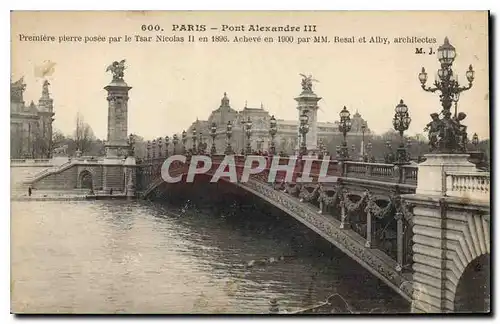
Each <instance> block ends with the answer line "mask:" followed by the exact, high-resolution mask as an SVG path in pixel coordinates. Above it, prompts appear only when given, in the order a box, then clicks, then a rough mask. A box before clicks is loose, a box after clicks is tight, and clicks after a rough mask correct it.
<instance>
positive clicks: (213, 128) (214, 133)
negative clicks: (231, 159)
mask: <svg viewBox="0 0 500 324" xmlns="http://www.w3.org/2000/svg"><path fill="white" fill-rule="evenodd" d="M210 136H212V148H211V149H210V153H211V154H217V148H216V147H215V137H216V136H217V124H216V123H215V122H213V123H212V126H210Z"/></svg>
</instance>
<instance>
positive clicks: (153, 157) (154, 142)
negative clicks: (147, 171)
mask: <svg viewBox="0 0 500 324" xmlns="http://www.w3.org/2000/svg"><path fill="white" fill-rule="evenodd" d="M151 148H152V154H151V155H152V157H151V158H152V159H153V160H154V159H155V158H156V140H155V139H154V140H153V142H152V143H151Z"/></svg>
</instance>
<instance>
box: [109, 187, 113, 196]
mask: <svg viewBox="0 0 500 324" xmlns="http://www.w3.org/2000/svg"><path fill="white" fill-rule="evenodd" d="M109 195H110V196H112V195H113V188H111V189H109Z"/></svg>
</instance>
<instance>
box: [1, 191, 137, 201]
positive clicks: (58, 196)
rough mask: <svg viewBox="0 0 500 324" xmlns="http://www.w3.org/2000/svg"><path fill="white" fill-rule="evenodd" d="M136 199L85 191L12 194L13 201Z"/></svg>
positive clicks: (118, 194) (121, 194)
mask: <svg viewBox="0 0 500 324" xmlns="http://www.w3.org/2000/svg"><path fill="white" fill-rule="evenodd" d="M127 198H128V199H135V197H127V196H126V195H125V194H123V193H120V192H118V193H116V194H113V195H110V194H109V193H104V192H97V193H95V194H93V195H91V194H88V191H87V192H84V191H81V190H80V191H76V192H75V191H70V190H68V191H55V190H34V191H33V193H32V195H31V196H29V195H28V194H27V193H25V192H23V193H20V192H12V193H11V197H10V200H11V201H83V200H110V199H113V200H114V199H127Z"/></svg>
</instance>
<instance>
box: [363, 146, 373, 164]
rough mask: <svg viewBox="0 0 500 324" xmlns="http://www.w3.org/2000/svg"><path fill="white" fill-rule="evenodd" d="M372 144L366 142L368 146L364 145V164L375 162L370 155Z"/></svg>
mask: <svg viewBox="0 0 500 324" xmlns="http://www.w3.org/2000/svg"><path fill="white" fill-rule="evenodd" d="M372 148H373V146H372V142H368V144H366V161H365V162H375V161H374V160H375V159H374V158H373V156H372V155H371V152H372Z"/></svg>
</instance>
